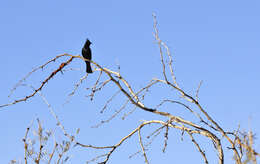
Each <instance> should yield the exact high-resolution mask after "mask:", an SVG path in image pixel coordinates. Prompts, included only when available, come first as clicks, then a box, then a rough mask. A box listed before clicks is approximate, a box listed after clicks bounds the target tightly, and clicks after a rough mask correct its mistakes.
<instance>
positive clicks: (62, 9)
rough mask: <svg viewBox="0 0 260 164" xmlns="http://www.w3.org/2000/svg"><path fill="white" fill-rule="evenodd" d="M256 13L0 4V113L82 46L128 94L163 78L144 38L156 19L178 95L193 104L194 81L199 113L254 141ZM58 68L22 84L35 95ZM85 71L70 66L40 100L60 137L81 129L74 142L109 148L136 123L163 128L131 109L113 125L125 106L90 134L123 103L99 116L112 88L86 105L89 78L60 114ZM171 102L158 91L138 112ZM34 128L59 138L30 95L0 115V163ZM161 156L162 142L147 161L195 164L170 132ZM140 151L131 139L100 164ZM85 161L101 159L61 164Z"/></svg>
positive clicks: (200, 1) (249, 4)
mask: <svg viewBox="0 0 260 164" xmlns="http://www.w3.org/2000/svg"><path fill="white" fill-rule="evenodd" d="M259 7H260V2H259V1H256V0H251V1H237V0H236V1H235V0H230V1H224V0H219V1H206V0H197V1H191V0H189V1H176V0H165V1H155V0H150V1H137V0H132V1H119V0H107V1H89V0H77V1H61V0H56V1H50V0H45V1H32V0H20V1H1V2H0V29H1V30H0V36H1V37H0V50H1V60H0V73H1V79H0V90H1V92H0V105H1V104H6V103H9V102H12V101H13V100H16V99H19V98H22V97H23V96H26V95H28V94H30V93H31V92H32V91H31V89H30V88H29V87H28V86H27V87H26V86H21V87H19V88H18V89H17V90H15V92H14V93H13V94H12V96H11V97H8V95H9V94H10V91H11V89H12V88H13V87H14V86H15V84H16V83H17V82H18V81H19V80H20V79H22V78H23V77H24V76H25V75H26V74H27V73H28V72H30V71H31V70H32V69H33V68H36V67H37V66H40V65H42V64H44V63H45V62H47V61H49V60H50V59H52V58H54V57H55V56H57V55H60V54H63V53H69V54H73V55H78V54H80V52H81V48H82V46H83V44H84V42H85V40H86V38H88V39H90V40H91V42H92V43H93V44H92V46H91V48H92V55H93V60H94V61H95V62H97V63H98V64H100V65H102V66H104V67H107V68H110V69H112V70H117V65H120V68H121V69H120V71H121V74H122V76H123V77H124V78H126V79H127V80H128V81H129V83H131V84H132V85H133V87H134V89H135V90H138V89H140V88H141V87H142V86H144V85H145V84H147V83H148V82H149V80H151V79H152V78H154V77H158V78H163V77H162V69H161V65H160V54H159V49H158V46H157V44H156V42H155V39H154V37H153V30H154V29H153V17H152V13H155V14H156V16H157V21H158V29H159V35H160V38H161V39H162V40H163V41H164V42H165V43H166V44H167V45H168V46H169V48H170V51H171V53H172V55H173V59H174V69H175V74H176V76H177V80H178V82H179V83H180V85H181V88H183V89H184V90H185V91H187V92H188V93H190V94H192V95H195V92H196V88H197V86H198V84H199V82H200V81H201V80H202V81H203V83H202V86H201V89H200V103H201V104H202V106H203V107H204V108H205V110H206V111H207V112H208V113H209V114H210V115H211V116H212V117H213V118H214V119H215V120H216V121H217V122H218V123H219V124H220V125H221V126H222V127H224V129H225V130H230V131H234V130H237V129H238V127H240V129H241V130H242V131H243V130H250V129H251V130H252V131H253V132H254V133H256V137H257V138H259V137H258V136H259V133H260V129H259V125H260V120H259V115H260V112H259V105H260V103H259V94H258V93H259V92H260V88H259V84H260V76H259V70H260V65H259V61H260V55H259V54H260V47H259V43H260V23H259V19H260V10H259ZM66 59H67V58H63V59H60V60H58V61H56V62H55V63H51V64H50V65H49V66H48V67H46V68H44V69H43V70H39V71H37V72H35V73H34V74H32V76H30V77H29V78H28V79H27V80H26V81H25V84H27V85H32V86H33V87H36V88H37V87H38V86H39V85H40V84H41V82H42V81H43V80H44V79H45V78H46V77H48V75H49V74H50V73H51V72H52V71H53V70H55V69H56V68H57V67H58V66H59V64H60V63H61V62H62V61H65V60H66ZM69 69H71V70H69ZM84 71H85V64H84V62H83V61H82V60H80V59H75V60H74V61H73V62H72V63H71V65H69V66H68V67H67V70H65V71H64V73H63V74H61V73H59V74H58V75H57V76H56V77H54V78H53V79H51V80H50V81H49V82H48V84H47V86H46V87H45V88H43V90H42V94H43V95H44V96H45V98H46V99H47V100H48V102H49V103H50V104H51V105H52V107H53V109H54V111H55V112H56V113H57V115H58V116H59V119H60V120H61V122H62V124H63V125H64V127H65V128H66V129H67V130H68V131H69V132H71V133H74V132H75V131H76V129H77V128H80V133H79V134H78V135H77V140H79V141H80V142H82V143H84V144H90V143H91V144H92V143H93V144H96V145H98V146H107V145H112V144H115V143H117V142H118V141H119V140H120V139H121V138H122V137H124V136H126V135H127V134H129V133H130V132H131V131H132V130H133V129H135V128H136V127H137V126H138V125H139V124H140V123H141V120H152V119H162V120H164V121H165V118H162V117H157V116H154V115H153V114H150V113H147V112H143V111H140V110H139V109H136V110H135V112H134V113H133V114H132V115H129V116H128V117H127V118H126V119H125V120H122V119H121V117H122V116H123V115H124V113H127V112H129V111H131V109H132V106H129V107H128V108H127V109H126V110H125V111H124V112H123V113H121V114H120V115H119V116H118V117H117V118H115V119H114V120H112V121H110V122H109V123H107V124H104V125H103V126H101V127H100V128H91V126H93V125H96V124H98V123H99V122H100V121H101V120H105V119H107V118H109V117H110V116H111V115H112V114H113V111H115V110H117V109H118V108H120V105H122V102H123V100H125V98H124V97H123V95H119V96H118V97H117V98H116V99H115V101H113V102H112V103H111V105H110V106H109V109H108V111H107V112H105V113H104V114H100V110H101V109H102V106H104V104H105V103H106V101H105V100H107V99H109V97H111V96H112V95H113V94H114V93H115V87H114V86H113V85H112V84H111V85H109V87H107V88H105V89H104V90H102V91H100V92H99V93H97V96H96V97H95V99H94V100H93V101H90V99H89V98H87V97H86V95H88V94H89V92H88V90H87V89H86V88H89V87H91V85H93V83H95V79H97V77H98V72H97V71H96V72H94V73H93V74H92V75H89V76H88V78H87V80H85V81H83V83H82V84H81V85H80V87H79V90H78V91H77V92H76V93H75V95H74V96H73V97H70V102H69V103H66V104H65V105H64V102H66V100H67V99H68V95H69V94H70V93H71V92H72V91H73V88H74V85H75V84H76V83H78V81H79V80H80V78H82V77H83V76H84V75H85V72H84ZM104 79H105V78H104ZM176 95H177V94H176V92H174V91H173V90H169V89H168V90H167V89H166V88H162V89H160V88H157V89H155V90H153V91H151V92H149V96H148V98H147V99H146V100H145V103H146V104H148V105H151V106H153V105H156V104H158V103H159V102H160V100H162V99H163V98H165V97H173V98H175V97H176ZM177 97H178V96H177ZM166 107H167V106H166ZM168 107H169V108H168V109H164V108H162V109H161V110H165V111H168V112H171V113H172V114H173V115H178V116H179V115H180V116H182V117H183V118H189V116H187V115H185V114H183V113H182V112H179V111H178V110H179V109H178V107H176V106H168ZM172 108H173V109H172ZM37 118H39V119H40V120H41V122H42V126H43V127H44V128H45V129H46V130H51V131H54V132H55V134H56V135H57V136H56V137H57V140H58V139H59V138H62V135H60V133H61V132H60V131H59V130H60V129H59V128H57V126H55V124H56V122H55V119H54V118H53V116H52V115H51V113H50V112H49V110H48V107H47V105H46V104H45V103H44V102H43V99H42V98H41V96H39V95H38V94H37V95H36V96H35V97H34V98H32V99H30V100H28V101H26V102H22V103H19V104H16V105H12V106H8V107H5V108H1V109H0V130H1V132H2V133H1V134H2V135H1V139H0V145H1V148H0V154H1V155H0V163H8V162H9V161H10V160H13V159H16V160H17V161H19V160H22V159H23V150H24V149H23V142H22V138H23V137H24V135H25V131H26V128H27V127H28V125H29V124H30V123H31V122H32V120H35V119H37ZM36 125H37V122H36V121H34V126H35V127H36ZM157 127H158V126H157ZM154 128H156V126H154ZM151 129H152V128H150V130H148V129H146V130H144V132H143V133H144V134H143V135H144V136H146V135H148V134H149V133H150V132H151ZM198 140H199V141H200V142H202V143H201V144H202V145H203V146H204V147H203V148H204V149H205V150H206V155H207V156H208V158H209V162H210V163H217V158H216V156H215V151H214V150H213V149H214V148H213V146H212V144H211V142H210V141H209V140H207V139H205V138H203V137H199V136H198ZM255 142H256V143H255V149H256V150H260V142H259V140H256V141H255ZM223 143H225V142H224V141H223ZM225 147H226V146H224V148H225ZM162 148H163V133H162V134H160V136H158V137H157V138H156V139H155V141H154V143H153V144H152V146H151V147H150V149H149V151H148V159H149V161H150V162H151V163H165V164H167V163H173V161H174V163H190V162H193V163H202V162H203V161H202V158H201V156H200V154H199V153H198V152H197V151H196V149H195V147H194V145H192V143H191V141H190V139H189V138H188V137H187V136H184V137H183V140H182V136H181V132H179V131H177V130H171V131H170V133H169V143H168V147H167V151H166V153H162V151H161V150H162ZM139 149H140V147H139V145H138V137H137V136H133V137H132V138H130V140H129V141H127V142H126V143H124V144H123V145H122V147H120V148H119V149H118V150H116V151H115V152H114V154H113V155H112V156H111V161H110V162H109V163H122V162H124V163H126V164H128V163H144V158H143V157H142V156H141V155H136V156H134V157H133V158H131V159H129V158H128V156H129V155H131V154H133V153H135V152H136V151H138V150H139ZM225 152H226V153H227V155H226V156H225V160H226V163H231V161H232V154H231V153H230V151H228V150H226V149H225ZM94 153H97V154H102V153H104V152H98V151H97V150H86V149H84V148H78V147H76V148H73V149H72V151H71V152H69V154H70V155H71V158H70V159H69V160H68V162H67V163H85V162H86V161H87V160H90V159H92V158H93V157H95V155H94ZM187 156H189V158H187Z"/></svg>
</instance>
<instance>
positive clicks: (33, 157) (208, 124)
mask: <svg viewBox="0 0 260 164" xmlns="http://www.w3.org/2000/svg"><path fill="white" fill-rule="evenodd" d="M153 20H154V38H155V40H156V43H157V45H158V47H159V54H160V63H161V67H162V78H153V79H152V80H151V81H149V82H148V83H147V84H146V85H145V86H144V87H142V88H140V89H135V88H134V87H133V84H130V83H129V82H128V81H127V79H126V78H124V77H123V76H122V75H121V73H120V66H118V70H117V71H113V70H111V69H109V68H105V67H103V66H101V65H99V64H98V63H97V62H95V61H92V60H91V61H90V62H91V63H92V65H94V66H95V71H94V72H95V73H98V74H99V76H98V77H97V79H96V81H95V83H94V85H93V86H91V87H90V88H89V90H90V94H89V95H88V97H89V98H90V99H91V100H92V99H94V97H95V95H96V93H97V92H102V91H103V89H104V87H105V86H107V85H108V84H111V85H113V86H115V87H116V88H117V91H116V92H115V93H114V94H112V95H111V98H109V99H108V100H107V101H106V102H105V105H104V107H103V108H102V109H101V113H102V112H104V111H105V110H106V108H107V107H108V106H109V105H110V104H111V102H112V101H115V97H116V96H117V95H118V94H122V95H124V98H122V100H124V103H123V104H122V106H121V107H120V109H119V110H117V111H115V113H113V114H112V115H111V117H110V118H108V119H107V120H103V121H101V122H100V124H98V125H96V126H95V127H96V128H98V127H99V126H101V125H102V124H104V123H108V122H110V121H111V120H112V119H114V118H115V117H117V116H118V114H119V113H121V112H122V111H124V109H125V108H126V107H127V105H129V104H131V105H133V106H134V108H133V110H131V111H130V112H128V113H125V115H124V116H123V119H124V118H125V117H128V116H129V115H130V114H131V113H133V112H137V111H139V110H143V111H145V112H149V113H153V114H154V115H159V116H161V117H162V118H164V119H161V120H144V121H142V123H141V124H139V125H136V128H135V129H134V130H131V131H129V134H128V135H126V136H123V137H122V138H121V139H120V140H119V141H118V142H117V143H115V144H114V145H109V146H95V145H90V144H84V143H82V142H79V141H77V140H76V139H75V136H76V135H78V133H79V130H76V132H75V134H69V133H68V132H67V131H66V130H65V128H64V126H63V125H62V123H61V121H60V120H59V119H58V116H57V115H56V114H55V112H54V110H53V109H52V106H51V105H50V104H49V102H48V101H47V99H46V98H45V97H44V95H43V94H42V93H41V90H42V89H43V88H44V87H47V83H48V81H50V80H51V79H52V78H54V77H55V76H56V75H57V73H58V72H62V71H63V70H64V68H65V67H66V66H67V65H69V64H70V63H71V61H72V60H73V59H75V58H79V59H81V60H85V61H89V60H87V59H84V58H83V57H81V56H79V55H70V54H62V55H58V56H56V57H55V58H53V59H51V60H49V61H48V62H46V63H45V64H43V65H41V66H39V67H37V68H35V69H33V70H32V71H31V72H29V73H28V74H27V75H26V76H25V77H24V78H23V79H21V80H20V81H19V82H18V84H17V85H15V87H14V88H13V90H12V92H14V91H15V90H16V88H17V87H19V86H21V85H26V84H24V81H25V80H26V79H27V78H28V77H29V76H30V75H31V74H33V73H35V72H37V71H38V70H40V69H42V68H45V67H47V66H48V65H49V64H50V63H52V62H54V61H56V60H59V59H60V58H68V59H67V60H66V61H65V62H63V63H61V64H60V65H59V66H58V67H57V69H56V70H54V71H53V72H52V73H51V74H50V75H49V76H48V77H47V78H46V79H45V80H44V81H43V82H42V83H41V85H40V86H39V87H37V88H34V87H33V86H31V85H27V86H28V87H30V88H31V89H32V93H31V94H28V95H27V96H25V97H23V98H21V99H17V100H14V101H13V102H11V103H8V104H3V105H0V108H4V107H8V106H11V105H14V104H16V103H20V102H23V101H26V100H28V99H30V98H32V97H34V96H36V94H39V95H40V96H41V98H42V99H43V101H44V102H45V103H46V104H47V105H48V107H49V111H50V112H51V114H52V115H53V117H54V118H55V120H56V122H57V126H58V127H59V128H60V129H61V130H62V132H63V136H64V140H62V141H57V140H56V139H55V136H54V133H53V132H51V131H47V130H44V129H43V128H42V124H41V122H40V120H39V119H37V125H35V123H34V124H33V123H31V124H30V125H29V126H28V128H27V129H26V132H25V136H24V138H23V142H24V151H25V152H24V163H26V164H27V163H32V162H34V163H41V162H47V163H51V162H54V163H64V162H66V161H67V160H68V159H69V158H70V157H69V155H68V154H69V153H68V151H69V150H70V149H71V147H73V146H78V147H82V148H86V149H97V150H100V151H102V152H105V153H104V154H102V155H98V156H95V157H93V158H92V159H91V160H89V161H87V163H90V162H96V161H98V162H99V163H100V164H101V163H102V164H105V163H107V162H108V161H109V160H110V157H111V155H113V153H114V152H115V150H117V149H119V147H120V146H121V145H122V144H124V142H126V141H127V140H129V139H130V137H131V136H133V135H137V136H138V141H136V142H138V143H139V145H140V151H137V152H136V153H135V154H134V155H136V154H141V155H142V156H143V158H144V160H145V163H147V164H148V163H149V156H148V155H147V153H146V151H147V147H148V146H149V145H150V144H151V143H152V142H153V140H154V138H155V137H156V136H158V134H160V133H164V145H163V150H162V151H163V152H165V150H166V148H167V145H168V144H167V143H168V140H169V139H171V138H169V135H168V134H169V130H171V129H176V130H178V131H180V132H181V133H182V135H184V134H187V136H189V138H190V140H191V142H192V143H193V144H194V146H195V148H196V149H197V151H198V152H199V153H200V155H201V158H202V160H203V161H204V163H206V164H207V163H209V161H208V158H207V156H206V153H205V151H204V150H203V147H202V145H201V144H200V141H199V140H198V139H197V138H198V136H202V137H203V138H204V139H205V141H206V142H209V143H212V149H215V152H216V160H218V163H219V164H223V163H224V150H223V149H228V150H230V151H232V152H233V154H234V163H236V164H246V163H250V162H251V163H255V164H256V163H257V157H259V156H260V154H259V153H258V152H257V151H256V150H255V149H254V148H253V144H254V135H253V133H252V131H249V132H242V131H241V130H239V129H237V130H234V131H231V132H230V131H226V130H225V128H224V127H222V126H221V125H219V124H218V123H217V121H216V120H215V119H214V117H212V116H210V115H209V114H208V113H207V111H206V109H205V108H204V107H203V106H202V105H201V104H200V101H199V91H200V86H201V84H202V82H201V83H200V84H199V86H198V88H197V90H196V93H195V94H194V95H195V96H193V95H190V94H188V93H187V92H186V91H185V90H184V89H182V88H181V85H180V84H179V83H178V81H177V80H176V76H175V72H174V67H173V58H172V55H171V53H170V50H169V48H168V46H167V45H166V43H165V42H163V41H162V40H161V39H160V37H159V32H158V28H157V20H156V16H155V15H153ZM87 76H88V74H86V75H85V76H83V77H82V78H81V79H80V80H79V82H78V83H77V84H76V85H75V87H74V90H73V91H72V92H71V93H70V97H71V96H73V95H74V94H75V92H77V89H78V87H79V86H80V85H81V84H82V82H83V81H84V80H86V78H87ZM161 86H163V87H166V88H168V90H169V92H171V91H170V90H174V92H175V93H176V94H178V95H179V96H180V97H181V99H180V100H175V99H171V98H165V99H163V100H161V102H160V103H159V104H157V105H156V106H150V105H149V104H146V103H145V101H144V98H145V97H146V96H147V95H150V96H152V94H151V93H150V92H149V90H152V89H153V88H156V87H158V88H160V87H161ZM167 104H173V105H176V106H179V107H182V108H183V109H185V110H187V111H188V112H189V113H190V114H191V115H192V116H193V118H192V119H185V115H184V116H177V115H174V114H172V113H171V112H165V109H167V108H168V106H167ZM165 120H166V121H165ZM194 120H197V121H194ZM197 122H198V123H197ZM151 124H154V125H158V126H159V127H157V128H154V129H153V132H152V133H151V134H148V136H147V137H146V140H147V141H148V142H147V143H146V144H144V138H143V135H144V133H143V132H142V129H143V128H144V127H146V126H148V125H151ZM33 126H37V127H35V128H36V129H37V131H36V135H35V136H34V137H35V139H31V138H29V137H28V134H29V133H30V132H31V128H32V127H33ZM146 135H147V134H146ZM51 138H53V142H52V144H51V145H52V148H51V147H50V146H47V145H48V143H49V144H50V142H51V141H50V139H51ZM224 141H225V142H226V143H227V144H228V145H224V146H223V142H224ZM16 162H17V161H15V160H12V161H11V163H16Z"/></svg>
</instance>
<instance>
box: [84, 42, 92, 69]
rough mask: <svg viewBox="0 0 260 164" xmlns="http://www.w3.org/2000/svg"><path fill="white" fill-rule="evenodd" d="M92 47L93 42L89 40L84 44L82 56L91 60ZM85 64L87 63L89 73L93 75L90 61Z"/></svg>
mask: <svg viewBox="0 0 260 164" xmlns="http://www.w3.org/2000/svg"><path fill="white" fill-rule="evenodd" d="M90 45H91V42H90V41H89V40H88V39H87V41H86V43H85V44H84V47H83V48H82V51H81V53H82V56H83V57H84V58H85V59H88V60H91V58H92V54H91V49H90V47H89V46H90ZM85 62H86V69H87V73H92V72H93V71H92V69H91V66H90V62H89V61H85Z"/></svg>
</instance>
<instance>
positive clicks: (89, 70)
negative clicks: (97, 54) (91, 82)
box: [86, 62, 93, 73]
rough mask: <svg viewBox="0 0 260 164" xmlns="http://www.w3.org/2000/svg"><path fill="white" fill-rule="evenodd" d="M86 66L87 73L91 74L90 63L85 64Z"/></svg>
mask: <svg viewBox="0 0 260 164" xmlns="http://www.w3.org/2000/svg"><path fill="white" fill-rule="evenodd" d="M86 65H87V73H93V71H92V69H91V65H90V62H86Z"/></svg>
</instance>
